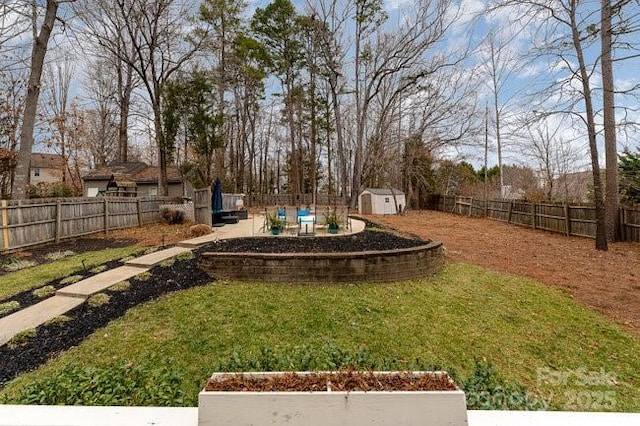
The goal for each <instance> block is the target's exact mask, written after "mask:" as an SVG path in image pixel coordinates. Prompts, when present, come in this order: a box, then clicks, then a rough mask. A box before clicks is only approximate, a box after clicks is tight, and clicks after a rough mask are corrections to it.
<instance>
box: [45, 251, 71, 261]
mask: <svg viewBox="0 0 640 426" xmlns="http://www.w3.org/2000/svg"><path fill="white" fill-rule="evenodd" d="M74 254H75V253H74V252H72V251H71V250H65V251H54V252H51V253H47V254H46V255H45V256H44V258H45V259H47V260H60V259H64V258H65V257H69V256H73V255H74Z"/></svg>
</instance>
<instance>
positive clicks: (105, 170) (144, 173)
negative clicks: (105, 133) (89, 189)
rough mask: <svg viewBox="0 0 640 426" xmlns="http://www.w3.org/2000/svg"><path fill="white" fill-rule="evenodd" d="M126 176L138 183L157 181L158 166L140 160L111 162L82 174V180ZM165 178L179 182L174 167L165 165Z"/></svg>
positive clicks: (178, 176)
mask: <svg viewBox="0 0 640 426" xmlns="http://www.w3.org/2000/svg"><path fill="white" fill-rule="evenodd" d="M114 175H115V176H119V177H126V178H127V179H129V180H131V181H133V182H135V183H137V184H140V183H157V182H158V167H157V166H148V165H146V164H145V163H142V162H129V163H112V164H109V165H106V166H100V167H97V168H95V169H93V170H91V171H90V172H89V173H87V174H86V175H84V176H82V180H83V181H96V180H110V179H111V176H114ZM167 180H168V181H169V182H170V183H175V182H181V181H182V180H181V178H180V173H179V172H178V169H177V168H176V167H167Z"/></svg>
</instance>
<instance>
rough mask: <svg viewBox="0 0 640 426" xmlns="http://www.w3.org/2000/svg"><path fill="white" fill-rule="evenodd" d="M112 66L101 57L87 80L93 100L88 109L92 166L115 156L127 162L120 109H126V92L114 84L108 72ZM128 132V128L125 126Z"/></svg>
mask: <svg viewBox="0 0 640 426" xmlns="http://www.w3.org/2000/svg"><path fill="white" fill-rule="evenodd" d="M109 68H110V63H109V61H107V60H104V59H97V60H95V61H93V62H91V63H90V64H89V68H88V70H87V75H86V78H85V81H84V86H85V90H86V93H87V97H88V100H89V102H90V103H91V107H89V108H85V111H84V125H85V127H86V132H85V137H86V145H87V146H86V148H87V149H88V150H89V152H90V153H91V156H90V159H89V160H90V161H89V163H90V164H91V165H105V164H107V163H109V162H111V161H113V160H115V159H118V161H121V162H126V161H127V155H124V156H123V152H122V145H121V144H120V143H119V140H120V136H121V135H120V129H121V128H120V126H119V123H118V122H119V121H120V123H122V117H121V116H120V120H118V118H117V117H118V110H121V109H122V108H121V107H119V105H122V104H121V101H122V98H121V97H120V96H121V95H122V92H120V90H119V89H118V87H117V84H114V81H113V77H112V75H109V74H106V73H105V72H104V70H105V69H109ZM127 121H128V120H127ZM125 122H126V121H125ZM125 131H128V129H126V128H125ZM125 133H126V132H125Z"/></svg>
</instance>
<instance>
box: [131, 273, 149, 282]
mask: <svg viewBox="0 0 640 426" xmlns="http://www.w3.org/2000/svg"><path fill="white" fill-rule="evenodd" d="M134 278H135V279H136V280H138V281H149V280H150V279H151V272H142V273H139V274H138V275H136V276H135V277H134Z"/></svg>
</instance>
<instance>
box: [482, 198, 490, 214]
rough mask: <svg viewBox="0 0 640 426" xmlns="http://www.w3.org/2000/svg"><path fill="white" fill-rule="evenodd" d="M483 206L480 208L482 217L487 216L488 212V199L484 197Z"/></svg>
mask: <svg viewBox="0 0 640 426" xmlns="http://www.w3.org/2000/svg"><path fill="white" fill-rule="evenodd" d="M483 202H484V208H483V209H482V210H483V212H484V217H485V218H486V217H487V213H489V200H487V199H486V198H485V199H484V201H483Z"/></svg>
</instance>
